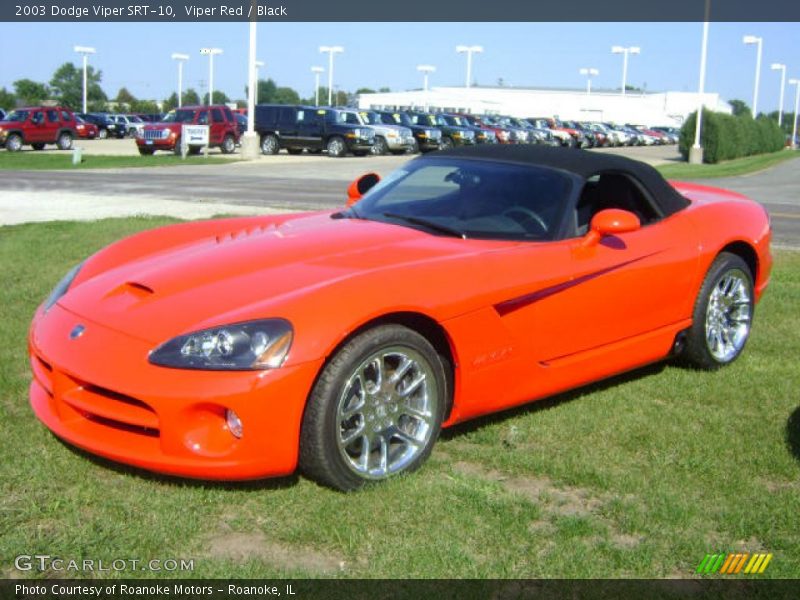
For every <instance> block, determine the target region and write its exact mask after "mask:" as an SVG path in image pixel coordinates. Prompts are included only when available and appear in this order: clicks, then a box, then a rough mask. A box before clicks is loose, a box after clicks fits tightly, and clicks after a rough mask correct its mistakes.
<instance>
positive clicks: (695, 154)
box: [689, 0, 711, 164]
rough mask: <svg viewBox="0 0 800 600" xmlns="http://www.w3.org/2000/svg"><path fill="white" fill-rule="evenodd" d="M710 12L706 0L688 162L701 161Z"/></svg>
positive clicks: (695, 162)
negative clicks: (695, 114) (695, 109)
mask: <svg viewBox="0 0 800 600" xmlns="http://www.w3.org/2000/svg"><path fill="white" fill-rule="evenodd" d="M710 13H711V0H706V12H705V20H704V21H703V42H702V44H701V45H700V82H699V83H698V85H697V118H696V119H695V123H694V144H693V145H692V147H691V148H689V162H690V163H692V164H702V163H703V147H702V146H701V145H700V128H701V127H702V125H703V93H704V92H705V87H706V57H707V55H708V21H709V19H710Z"/></svg>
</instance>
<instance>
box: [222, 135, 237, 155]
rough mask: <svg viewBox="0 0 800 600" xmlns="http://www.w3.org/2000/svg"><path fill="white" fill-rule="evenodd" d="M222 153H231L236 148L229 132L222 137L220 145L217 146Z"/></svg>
mask: <svg viewBox="0 0 800 600" xmlns="http://www.w3.org/2000/svg"><path fill="white" fill-rule="evenodd" d="M219 149H220V150H222V153H223V154H233V152H234V150H236V140H234V139H233V136H232V135H231V134H228V135H226V136H225V137H224V138H223V139H222V145H221V146H220V147H219Z"/></svg>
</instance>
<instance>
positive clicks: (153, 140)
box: [136, 105, 240, 156]
mask: <svg viewBox="0 0 800 600" xmlns="http://www.w3.org/2000/svg"><path fill="white" fill-rule="evenodd" d="M184 125H208V126H209V130H208V145H209V147H210V148H219V149H220V150H222V152H223V153H224V154H230V153H231V152H233V151H234V150H235V149H236V144H237V143H238V142H239V135H240V133H239V127H238V125H237V124H236V120H235V119H234V118H233V113H232V112H231V109H230V108H228V107H227V106H224V105H211V106H184V107H183V108H178V109H175V110H172V111H170V112H169V113H167V115H166V116H165V117H164V119H163V120H162V121H161V122H160V123H148V124H146V125H144V126H143V127H142V128H141V129H139V130H137V132H136V146H137V147H138V148H139V154H141V155H143V156H146V155H150V154H153V153H154V152H155V151H156V150H167V151H169V152H174V153H175V154H180V153H181V132H182V131H183V126H184ZM202 149H203V147H202V146H198V145H194V144H189V153H190V154H198V153H199V152H200V151H201V150H202Z"/></svg>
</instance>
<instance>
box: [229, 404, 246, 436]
mask: <svg viewBox="0 0 800 600" xmlns="http://www.w3.org/2000/svg"><path fill="white" fill-rule="evenodd" d="M225 421H226V422H227V423H228V431H230V432H231V434H232V435H233V437H235V438H241V437H242V421H241V419H239V415H237V414H236V413H235V412H233V411H232V410H231V409H230V408H228V409H226V410H225Z"/></svg>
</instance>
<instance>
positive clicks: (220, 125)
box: [209, 108, 227, 146]
mask: <svg viewBox="0 0 800 600" xmlns="http://www.w3.org/2000/svg"><path fill="white" fill-rule="evenodd" d="M226 125H227V122H226V121H225V115H224V114H223V112H222V109H221V108H212V109H211V128H210V131H209V143H210V144H211V145H212V146H218V145H219V144H221V143H222V138H223V137H225V129H226Z"/></svg>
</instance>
